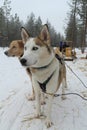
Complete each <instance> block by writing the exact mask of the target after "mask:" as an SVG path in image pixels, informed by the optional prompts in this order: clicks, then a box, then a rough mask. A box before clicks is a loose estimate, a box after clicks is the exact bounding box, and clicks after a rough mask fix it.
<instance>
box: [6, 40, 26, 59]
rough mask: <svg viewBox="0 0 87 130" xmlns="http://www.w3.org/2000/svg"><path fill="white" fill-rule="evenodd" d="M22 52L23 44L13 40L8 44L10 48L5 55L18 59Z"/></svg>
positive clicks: (20, 41)
mask: <svg viewBox="0 0 87 130" xmlns="http://www.w3.org/2000/svg"><path fill="white" fill-rule="evenodd" d="M23 52H24V44H23V42H22V40H15V41H12V42H11V43H10V47H9V49H8V50H7V51H5V52H4V53H5V55H7V56H17V57H20V56H21V55H23Z"/></svg>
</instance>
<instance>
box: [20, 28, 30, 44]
mask: <svg viewBox="0 0 87 130" xmlns="http://www.w3.org/2000/svg"><path fill="white" fill-rule="evenodd" d="M21 37H22V41H23V43H24V44H25V43H26V41H27V40H28V38H29V37H30V36H29V33H28V31H27V30H26V29H25V28H24V27H21Z"/></svg>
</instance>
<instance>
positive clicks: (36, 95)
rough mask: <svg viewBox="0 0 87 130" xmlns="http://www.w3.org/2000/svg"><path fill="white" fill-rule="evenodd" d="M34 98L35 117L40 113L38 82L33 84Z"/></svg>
mask: <svg viewBox="0 0 87 130" xmlns="http://www.w3.org/2000/svg"><path fill="white" fill-rule="evenodd" d="M34 86H35V87H34V91H35V99H36V115H35V116H36V117H37V118H39V117H40V115H41V103H40V88H39V85H38V83H35V85H34Z"/></svg>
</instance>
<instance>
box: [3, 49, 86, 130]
mask: <svg viewBox="0 0 87 130" xmlns="http://www.w3.org/2000/svg"><path fill="white" fill-rule="evenodd" d="M5 49H6V48H4V49H3V48H0V130H48V129H49V130H87V101H85V100H82V99H81V98H80V97H78V96H75V95H69V96H67V98H66V100H62V99H61V97H56V98H54V101H53V107H52V114H51V115H52V122H53V125H52V127H51V128H46V125H45V119H44V118H41V119H30V117H33V116H34V113H35V101H28V100H27V98H26V95H28V94H31V93H32V87H31V82H30V78H29V76H28V75H27V73H26V71H25V69H24V68H23V67H22V66H21V64H20V62H19V60H18V58H16V57H15V58H11V57H10V58H9V57H6V56H5V55H4V51H5ZM76 51H77V57H78V58H77V59H76V60H75V61H74V62H72V61H67V62H66V63H67V65H69V67H70V68H72V70H73V71H74V72H75V73H76V74H77V75H78V76H79V78H80V79H81V80H82V81H83V82H84V84H85V85H86V86H87V60H86V59H81V57H84V56H85V55H86V54H87V53H86V52H87V50H86V52H85V53H84V54H81V51H80V50H78V49H76ZM67 84H68V89H67V90H66V93H68V92H76V93H78V94H80V95H82V96H84V94H85V98H87V89H86V88H85V87H84V86H83V84H82V83H81V82H80V81H79V79H77V78H76V77H75V76H74V75H73V73H72V72H71V70H70V69H69V68H67ZM58 93H61V88H60V90H59V91H58ZM46 100H47V99H46ZM45 108H46V105H43V106H42V111H43V112H44V114H45V111H46V109H45ZM25 118H29V119H28V120H27V121H24V119H25Z"/></svg>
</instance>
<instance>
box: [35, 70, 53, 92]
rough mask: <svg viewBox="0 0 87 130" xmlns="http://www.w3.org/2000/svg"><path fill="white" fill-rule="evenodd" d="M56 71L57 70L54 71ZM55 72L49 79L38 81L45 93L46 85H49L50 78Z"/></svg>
mask: <svg viewBox="0 0 87 130" xmlns="http://www.w3.org/2000/svg"><path fill="white" fill-rule="evenodd" d="M54 72H55V71H54ZM54 72H53V73H52V74H51V75H50V77H48V78H47V80H45V81H44V82H43V83H40V82H39V81H38V83H39V85H40V88H41V89H42V91H43V92H44V93H46V85H47V83H48V82H49V81H50V79H51V78H52V76H53V75H54Z"/></svg>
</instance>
